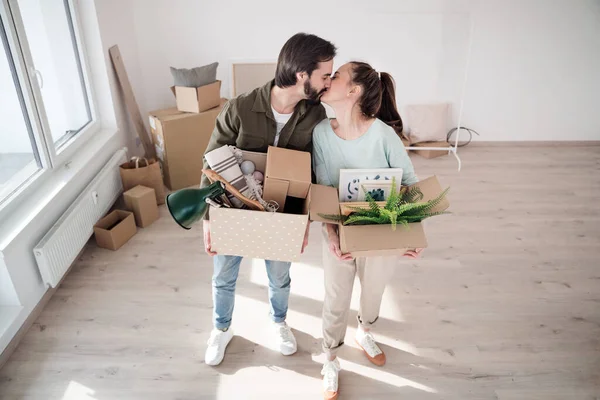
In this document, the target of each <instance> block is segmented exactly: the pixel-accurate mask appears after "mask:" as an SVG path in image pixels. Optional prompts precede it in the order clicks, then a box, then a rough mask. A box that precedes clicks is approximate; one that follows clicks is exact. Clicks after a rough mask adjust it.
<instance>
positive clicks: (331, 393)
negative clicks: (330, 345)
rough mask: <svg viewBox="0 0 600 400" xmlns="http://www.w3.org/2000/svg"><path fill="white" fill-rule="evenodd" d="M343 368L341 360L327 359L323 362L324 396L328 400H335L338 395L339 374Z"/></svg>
mask: <svg viewBox="0 0 600 400" xmlns="http://www.w3.org/2000/svg"><path fill="white" fill-rule="evenodd" d="M341 369H342V368H341V367H340V361H339V360H338V359H337V357H336V359H335V360H333V361H326V362H325V364H323V369H322V370H321V375H323V398H324V399H326V400H334V399H337V397H338V376H339V372H340V370H341Z"/></svg>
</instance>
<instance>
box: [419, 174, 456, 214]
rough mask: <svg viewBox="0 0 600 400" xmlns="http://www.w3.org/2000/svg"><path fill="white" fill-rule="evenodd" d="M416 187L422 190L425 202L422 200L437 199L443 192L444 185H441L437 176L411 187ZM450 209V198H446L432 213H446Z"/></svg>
mask: <svg viewBox="0 0 600 400" xmlns="http://www.w3.org/2000/svg"><path fill="white" fill-rule="evenodd" d="M414 186H416V187H418V188H419V189H421V192H422V193H423V200H421V201H429V200H433V199H435V198H436V197H438V196H439V195H440V193H442V192H443V189H442V185H440V182H439V181H438V179H437V177H436V176H435V175H434V176H430V177H429V178H427V179H424V180H422V181H420V182H417V183H415V184H414V185H412V186H411V187H414ZM448 207H450V202H449V201H448V198H447V197H446V198H444V199H443V200H442V202H441V203H440V204H438V206H437V207H434V208H433V209H432V210H431V211H432V212H440V211H445V210H446V209H448Z"/></svg>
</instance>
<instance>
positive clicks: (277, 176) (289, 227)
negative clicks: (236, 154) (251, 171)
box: [209, 147, 311, 261]
mask: <svg viewBox="0 0 600 400" xmlns="http://www.w3.org/2000/svg"><path fill="white" fill-rule="evenodd" d="M242 153H243V159H244V161H245V160H250V161H252V162H254V164H255V166H256V170H257V171H260V172H262V173H263V174H264V176H265V183H264V193H263V198H264V199H265V200H266V201H269V200H275V201H277V203H278V204H279V205H280V207H279V209H278V212H275V213H273V212H268V211H252V210H242V209H235V208H214V207H211V209H210V214H209V215H210V227H211V240H212V249H213V250H214V251H216V252H217V253H219V254H224V255H234V256H245V257H252V258H260V259H265V260H274V261H296V260H298V259H299V258H300V255H301V251H302V243H303V242H304V234H305V232H306V227H307V224H308V214H309V211H308V210H309V202H310V187H311V182H310V180H311V159H310V154H309V153H306V152H301V151H295V150H289V149H283V148H279V147H269V149H268V152H267V154H264V153H255V152H247V151H244V152H242Z"/></svg>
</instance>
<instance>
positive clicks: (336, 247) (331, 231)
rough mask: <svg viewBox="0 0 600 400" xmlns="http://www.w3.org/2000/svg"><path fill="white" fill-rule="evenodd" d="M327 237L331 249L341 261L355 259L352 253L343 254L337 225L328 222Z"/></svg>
mask: <svg viewBox="0 0 600 400" xmlns="http://www.w3.org/2000/svg"><path fill="white" fill-rule="evenodd" d="M326 226H327V237H328V238H329V251H330V252H331V254H333V255H334V256H335V257H336V258H337V259H338V260H340V261H351V260H353V259H354V257H352V254H350V253H346V254H342V249H341V248H340V236H339V235H338V232H337V225H334V224H327V225H326Z"/></svg>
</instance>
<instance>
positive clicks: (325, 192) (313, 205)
mask: <svg viewBox="0 0 600 400" xmlns="http://www.w3.org/2000/svg"><path fill="white" fill-rule="evenodd" d="M309 211H310V216H309V218H310V220H311V221H317V222H326V223H330V224H331V223H335V222H334V221H332V220H330V219H325V218H323V217H321V216H319V214H338V215H339V213H340V203H339V201H338V192H337V189H336V188H334V187H331V186H324V185H316V184H313V185H311V187H310V207H309Z"/></svg>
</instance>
